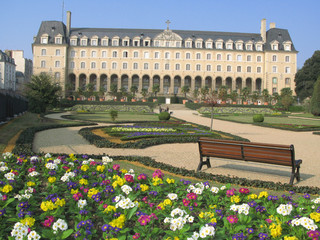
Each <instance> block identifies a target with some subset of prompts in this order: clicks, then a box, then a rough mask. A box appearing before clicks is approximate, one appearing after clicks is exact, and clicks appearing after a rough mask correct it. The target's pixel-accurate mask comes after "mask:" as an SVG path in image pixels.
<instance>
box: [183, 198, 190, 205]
mask: <svg viewBox="0 0 320 240" xmlns="http://www.w3.org/2000/svg"><path fill="white" fill-rule="evenodd" d="M182 203H183V205H184V206H188V205H189V203H190V201H189V200H187V199H185V198H184V199H183V200H182Z"/></svg>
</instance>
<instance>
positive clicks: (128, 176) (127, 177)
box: [124, 175, 134, 183]
mask: <svg viewBox="0 0 320 240" xmlns="http://www.w3.org/2000/svg"><path fill="white" fill-rule="evenodd" d="M124 179H125V180H126V181H127V182H132V183H133V182H134V180H133V176H132V175H125V176H124Z"/></svg>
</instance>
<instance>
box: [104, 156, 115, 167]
mask: <svg viewBox="0 0 320 240" xmlns="http://www.w3.org/2000/svg"><path fill="white" fill-rule="evenodd" d="M111 162H113V159H112V158H109V157H108V156H104V157H102V163H103V164H104V165H106V164H107V163H111Z"/></svg>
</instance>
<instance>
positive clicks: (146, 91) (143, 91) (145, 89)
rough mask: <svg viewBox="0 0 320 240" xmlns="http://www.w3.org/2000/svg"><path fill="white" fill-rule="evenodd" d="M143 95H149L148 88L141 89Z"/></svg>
mask: <svg viewBox="0 0 320 240" xmlns="http://www.w3.org/2000/svg"><path fill="white" fill-rule="evenodd" d="M141 95H142V97H143V98H146V96H147V95H148V89H147V88H142V89H141Z"/></svg>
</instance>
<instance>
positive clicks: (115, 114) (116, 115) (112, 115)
mask: <svg viewBox="0 0 320 240" xmlns="http://www.w3.org/2000/svg"><path fill="white" fill-rule="evenodd" d="M110 116H111V119H112V121H113V122H114V121H115V120H116V118H117V117H118V111H116V110H111V111H110Z"/></svg>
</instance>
